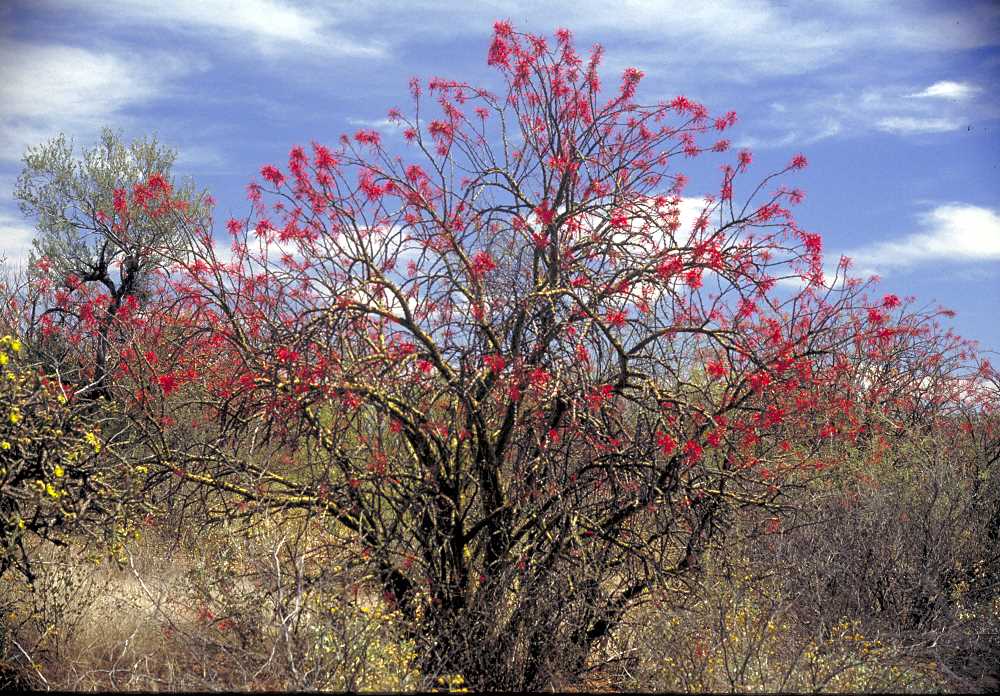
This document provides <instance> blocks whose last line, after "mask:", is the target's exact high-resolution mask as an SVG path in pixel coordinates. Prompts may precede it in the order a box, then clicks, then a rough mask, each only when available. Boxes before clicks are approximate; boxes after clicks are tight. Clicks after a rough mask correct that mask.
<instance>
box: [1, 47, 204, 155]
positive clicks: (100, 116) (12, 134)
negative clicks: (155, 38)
mask: <svg viewBox="0 0 1000 696" xmlns="http://www.w3.org/2000/svg"><path fill="white" fill-rule="evenodd" d="M154 62H155V64H156V69H155V70H154V69H152V63H154ZM0 64H2V65H3V68H2V70H0V77H2V79H0V103H3V105H4V108H3V112H2V116H0V160H7V161H10V160H17V159H20V157H21V155H22V154H23V152H24V148H25V146H27V145H31V144H37V143H38V142H40V141H41V140H46V139H48V138H50V137H52V136H53V135H55V134H56V133H57V132H58V131H65V132H67V133H68V134H72V135H74V136H80V137H87V136H88V135H90V134H91V133H93V132H94V131H96V130H97V129H98V128H99V127H100V126H102V125H105V124H107V123H109V122H119V121H120V116H121V114H122V112H123V111H124V110H126V109H127V108H129V107H131V106H135V105H139V104H145V103H147V102H150V101H152V100H154V99H156V98H158V97H160V96H162V94H163V93H164V92H165V91H166V90H167V88H168V85H169V83H170V81H171V79H173V78H174V77H177V76H179V75H181V74H183V73H184V72H186V71H187V69H188V64H187V63H186V62H185V61H183V60H181V59H179V58H176V57H171V56H165V55H158V56H146V57H139V56H137V55H133V56H128V57H126V56H124V55H122V54H120V53H115V52H111V51H90V50H86V49H83V48H78V47H75V46H66V45H58V44H37V43H20V42H10V43H8V44H6V45H4V46H3V47H2V48H0Z"/></svg>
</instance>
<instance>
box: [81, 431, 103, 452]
mask: <svg viewBox="0 0 1000 696" xmlns="http://www.w3.org/2000/svg"><path fill="white" fill-rule="evenodd" d="M83 439H84V441H85V442H86V443H87V444H88V445H90V446H91V447H93V448H94V451H95V452H100V451H101V441H100V440H98V439H97V436H96V435H94V433H86V434H85V435H84V436H83Z"/></svg>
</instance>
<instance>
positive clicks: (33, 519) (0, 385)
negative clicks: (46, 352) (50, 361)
mask: <svg viewBox="0 0 1000 696" xmlns="http://www.w3.org/2000/svg"><path fill="white" fill-rule="evenodd" d="M94 413H95V409H94V407H93V404H81V403H75V402H74V400H73V395H72V392H71V391H69V390H68V389H67V388H66V386H65V385H63V384H61V383H60V382H59V381H58V380H56V379H54V378H52V377H47V376H45V375H44V374H43V373H41V372H40V371H39V370H38V369H37V366H35V365H33V364H32V363H31V361H30V360H29V359H28V357H27V351H26V350H25V347H24V345H23V343H22V341H21V340H20V339H18V338H16V337H14V336H10V335H5V336H2V337H0V495H2V499H3V500H4V505H3V506H2V507H0V545H2V547H3V548H2V559H0V574H2V573H3V572H6V571H7V570H10V569H12V568H17V569H18V570H20V571H21V572H22V573H23V574H24V575H25V576H26V577H28V578H29V579H30V578H32V577H33V573H32V571H31V564H30V556H31V546H32V544H33V543H34V541H36V540H37V539H48V540H50V541H55V542H57V543H58V542H65V541H66V540H67V539H68V537H67V536H66V533H67V532H68V531H69V530H70V529H71V528H73V527H75V526H76V525H77V523H79V522H81V521H83V520H85V519H88V518H93V515H94V514H95V513H98V514H100V513H103V512H112V511H113V509H114V506H113V505H110V504H109V502H110V501H112V500H115V499H116V498H117V497H118V496H116V495H115V494H114V492H113V487H112V486H111V485H110V484H109V482H108V481H107V479H106V476H105V472H102V471H101V469H100V467H99V464H100V462H99V459H98V458H99V456H100V452H101V449H102V442H101V435H100V429H99V427H98V424H97V417H96V416H95V415H94Z"/></svg>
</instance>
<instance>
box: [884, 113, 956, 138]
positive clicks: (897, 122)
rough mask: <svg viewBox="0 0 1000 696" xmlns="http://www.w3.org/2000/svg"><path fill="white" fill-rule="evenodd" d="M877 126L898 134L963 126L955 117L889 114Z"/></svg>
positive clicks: (954, 128)
mask: <svg viewBox="0 0 1000 696" xmlns="http://www.w3.org/2000/svg"><path fill="white" fill-rule="evenodd" d="M875 127H876V128H878V129H879V130H880V131H885V132H886V133H896V134H898V135H913V134H917V133H945V132H947V131H953V130H958V129H959V128H961V127H962V122H961V121H959V120H957V119H954V118H946V117H938V116H932V117H926V118H923V117H919V116H887V117H886V118H881V119H879V120H878V121H877V122H876V124H875Z"/></svg>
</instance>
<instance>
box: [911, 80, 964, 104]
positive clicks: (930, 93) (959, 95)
mask: <svg viewBox="0 0 1000 696" xmlns="http://www.w3.org/2000/svg"><path fill="white" fill-rule="evenodd" d="M978 91H980V90H979V88H978V87H976V86H975V85H972V84H969V83H968V82H952V81H951V80H942V81H941V82H935V83H934V84H933V85H931V86H929V87H927V88H926V89H924V90H921V91H920V92H916V93H915V94H911V95H909V96H910V97H913V98H918V99H922V98H937V99H968V98H969V97H971V96H972V95H973V94H975V93H976V92H978Z"/></svg>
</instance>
